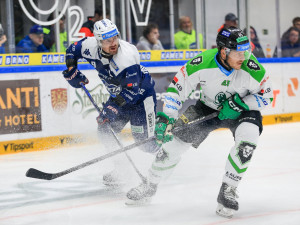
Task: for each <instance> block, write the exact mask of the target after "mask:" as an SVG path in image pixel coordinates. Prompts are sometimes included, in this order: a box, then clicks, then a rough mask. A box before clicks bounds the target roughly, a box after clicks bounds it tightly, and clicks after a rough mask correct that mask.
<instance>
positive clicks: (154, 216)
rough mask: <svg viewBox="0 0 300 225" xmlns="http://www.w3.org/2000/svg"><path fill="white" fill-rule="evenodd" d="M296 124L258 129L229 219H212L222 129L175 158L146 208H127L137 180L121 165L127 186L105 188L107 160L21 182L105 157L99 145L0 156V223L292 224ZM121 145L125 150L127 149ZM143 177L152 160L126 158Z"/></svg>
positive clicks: (299, 169)
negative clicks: (34, 172) (30, 173)
mask: <svg viewBox="0 0 300 225" xmlns="http://www.w3.org/2000/svg"><path fill="white" fill-rule="evenodd" d="M299 133H300V123H291V124H281V125H270V126H265V127H264V132H263V133H262V135H261V138H260V140H259V145H258V148H257V149H256V151H255V153H254V156H253V157H252V162H251V165H250V167H249V169H248V170H247V172H246V174H245V176H244V179H243V181H242V182H241V185H240V186H239V188H238V191H239V196H240V198H239V204H240V210H239V211H238V212H237V213H236V215H235V216H234V219H226V218H222V217H219V216H217V215H216V214H215V209H216V206H217V202H216V199H217V194H218V191H219V188H220V185H221V181H222V176H223V172H224V167H225V161H226V158H227V155H228V153H229V151H230V148H231V146H232V145H233V138H232V135H231V133H230V132H229V131H228V130H221V131H216V132H213V133H212V134H211V135H210V136H209V137H208V138H207V139H206V140H205V141H204V143H203V144H202V145H201V146H200V147H199V148H198V149H197V150H194V149H190V151H188V152H187V153H186V154H184V155H183V158H182V161H181V162H180V163H179V165H178V166H177V168H176V169H175V171H174V173H173V174H172V175H171V177H170V178H169V179H167V180H166V181H164V182H162V183H161V184H160V185H159V189H158V192H157V194H156V195H155V197H154V198H153V201H152V203H151V204H150V205H148V206H139V207H128V206H126V205H125V204H124V202H125V193H126V191H128V190H129V189H130V188H131V187H133V186H135V185H138V184H139V182H140V180H139V177H138V176H137V175H136V174H135V173H134V171H133V169H131V167H130V164H128V168H130V169H129V171H128V173H127V177H128V178H131V179H128V182H127V184H126V185H125V186H124V187H123V188H119V189H117V190H113V189H109V188H107V187H105V186H104V185H103V184H102V182H101V180H102V175H103V174H104V173H106V172H108V171H110V170H111V169H112V163H111V162H110V160H105V161H102V162H99V163H96V164H94V165H92V166H89V167H86V168H84V169H81V170H78V171H76V172H74V173H71V174H68V175H65V176H63V177H60V178H57V179H55V180H52V181H46V180H37V179H32V178H27V177H25V173H26V171H27V169H29V168H30V167H33V168H36V169H39V170H42V171H45V172H51V173H52V172H59V171H62V170H65V169H68V168H70V167H72V166H76V165H78V164H81V163H83V162H85V161H88V160H90V159H93V158H96V157H98V156H100V155H102V154H105V152H104V150H103V149H101V147H100V146H96V145H95V146H80V147H72V148H65V149H55V150H49V151H42V152H31V153H19V154H13V155H2V156H0V182H1V185H0V225H54V224H55V225H94V224H95V225H96V224H97V225H104V224H107V225H148V224H153V225H179V224H180V225H181V224H182V225H219V224H230V225H250V224H251V225H253V224H255V225H262V224H268V225H283V224H287V225H299V224H300V147H299V139H300V135H299ZM128 143H129V142H128V141H127V142H126V143H125V144H128ZM128 153H129V154H130V156H131V157H132V158H133V160H134V161H135V162H136V164H137V166H138V167H139V169H140V170H141V172H142V173H143V174H146V173H147V169H148V168H149V166H150V165H151V162H152V159H153V157H154V156H153V155H149V154H147V153H143V152H141V151H139V150H137V149H134V150H132V151H130V152H128Z"/></svg>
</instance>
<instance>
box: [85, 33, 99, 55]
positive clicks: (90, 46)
mask: <svg viewBox="0 0 300 225" xmlns="http://www.w3.org/2000/svg"><path fill="white" fill-rule="evenodd" d="M98 48H99V46H98V43H97V40H96V38H95V37H87V38H86V39H85V40H83V42H82V48H81V54H82V56H83V57H84V58H96V56H97V54H98Z"/></svg>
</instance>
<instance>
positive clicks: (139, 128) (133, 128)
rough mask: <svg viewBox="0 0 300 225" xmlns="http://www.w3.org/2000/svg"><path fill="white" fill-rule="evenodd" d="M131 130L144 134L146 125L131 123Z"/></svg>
mask: <svg viewBox="0 0 300 225" xmlns="http://www.w3.org/2000/svg"><path fill="white" fill-rule="evenodd" d="M131 131H132V133H137V134H143V133H144V127H143V126H134V125H131Z"/></svg>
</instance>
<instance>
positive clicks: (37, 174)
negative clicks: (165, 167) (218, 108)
mask: <svg viewBox="0 0 300 225" xmlns="http://www.w3.org/2000/svg"><path fill="white" fill-rule="evenodd" d="M218 114H219V113H218V112H214V113H212V114H209V115H207V116H204V117H201V118H198V119H196V120H193V121H191V122H188V123H186V124H184V125H183V126H181V127H176V128H174V129H172V132H179V131H182V130H183V129H185V128H187V127H189V126H194V125H196V124H199V123H202V122H204V121H207V120H210V119H212V118H215V117H217V116H218ZM153 139H155V137H154V136H153V137H150V138H147V139H145V140H143V141H139V142H136V143H133V144H131V145H128V146H126V147H124V148H121V149H118V150H116V151H113V152H110V153H108V154H105V155H103V156H100V157H97V158H95V159H92V160H90V161H87V162H85V163H82V164H80V165H78V166H74V167H72V168H70V169H67V170H64V171H62V172H58V173H45V172H42V171H40V170H37V169H34V168H30V169H29V170H28V171H27V172H26V176H27V177H32V178H36V179H42V180H53V179H56V178H58V177H61V176H64V175H66V174H69V173H72V172H74V171H76V170H79V169H82V168H84V167H86V166H89V165H92V164H94V163H96V162H99V161H102V160H104V159H107V158H110V157H112V156H114V155H117V154H119V153H122V152H124V151H128V150H131V149H133V148H136V147H138V146H141V145H143V144H145V143H147V142H149V141H151V140H153Z"/></svg>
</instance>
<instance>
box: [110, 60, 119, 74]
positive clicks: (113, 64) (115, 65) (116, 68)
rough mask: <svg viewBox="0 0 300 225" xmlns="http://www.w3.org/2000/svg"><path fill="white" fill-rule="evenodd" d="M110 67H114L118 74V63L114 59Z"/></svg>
mask: <svg viewBox="0 0 300 225" xmlns="http://www.w3.org/2000/svg"><path fill="white" fill-rule="evenodd" d="M110 65H111V66H112V68H114V70H115V71H116V72H118V70H119V67H118V66H117V64H116V62H115V61H114V60H113V59H111V60H110Z"/></svg>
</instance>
